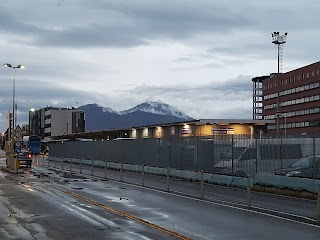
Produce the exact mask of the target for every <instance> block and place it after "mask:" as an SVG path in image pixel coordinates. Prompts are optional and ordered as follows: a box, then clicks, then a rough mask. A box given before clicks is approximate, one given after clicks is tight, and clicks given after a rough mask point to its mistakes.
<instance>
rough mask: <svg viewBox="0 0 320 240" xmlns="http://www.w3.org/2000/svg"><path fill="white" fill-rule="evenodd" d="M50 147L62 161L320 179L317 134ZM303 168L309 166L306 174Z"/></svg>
mask: <svg viewBox="0 0 320 240" xmlns="http://www.w3.org/2000/svg"><path fill="white" fill-rule="evenodd" d="M49 149H50V151H49V155H50V156H51V157H59V158H78V159H91V160H101V161H106V162H115V163H124V164H134V165H146V166H152V167H161V168H166V167H170V168H175V169H181V170H192V171H200V170H202V171H204V172H208V173H218V174H227V175H236V176H248V175H250V176H255V174H256V173H260V172H267V173H276V174H278V175H288V174H294V173H295V174H299V171H300V174H306V177H313V178H315V177H316V178H318V177H320V170H319V164H320V135H316V134H313V135H299V136H293V135H290V136H289V135H286V136H265V135H264V136H263V137H262V136H260V135H257V136H253V135H219V136H207V137H181V138H174V137H170V138H148V139H119V140H112V141H90V142H80V141H76V142H64V143H54V144H50V145H49ZM303 157H306V158H304V159H306V160H303V159H302V158H303ZM299 159H302V160H299ZM298 160H299V161H300V162H301V163H300V162H299V161H298ZM297 161H298V162H297ZM318 161H319V163H318ZM292 163H294V164H293V165H291V164H292ZM299 164H300V165H301V166H300V165H299ZM295 165H296V166H295ZM299 167H300V168H301V167H304V172H303V173H301V171H302V170H301V169H300V170H299ZM308 171H309V172H308Z"/></svg>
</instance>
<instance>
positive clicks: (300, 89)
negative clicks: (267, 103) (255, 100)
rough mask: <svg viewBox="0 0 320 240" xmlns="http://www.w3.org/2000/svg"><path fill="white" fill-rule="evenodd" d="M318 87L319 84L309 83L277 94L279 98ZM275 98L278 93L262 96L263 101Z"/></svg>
mask: <svg viewBox="0 0 320 240" xmlns="http://www.w3.org/2000/svg"><path fill="white" fill-rule="evenodd" d="M319 87H320V82H315V83H310V84H307V85H303V86H300V87H296V88H290V89H287V90H285V91H281V92H279V96H285V95H288V94H293V93H298V92H303V91H307V90H310V89H314V88H319ZM277 96H278V93H272V94H268V95H265V96H264V100H267V99H272V98H276V97H277Z"/></svg>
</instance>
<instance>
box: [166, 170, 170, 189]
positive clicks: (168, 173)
mask: <svg viewBox="0 0 320 240" xmlns="http://www.w3.org/2000/svg"><path fill="white" fill-rule="evenodd" d="M169 171H170V168H169V166H168V167H167V192H169V191H170V189H169V179H170V172H169Z"/></svg>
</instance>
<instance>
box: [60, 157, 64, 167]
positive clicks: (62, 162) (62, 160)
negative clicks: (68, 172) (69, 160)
mask: <svg viewBox="0 0 320 240" xmlns="http://www.w3.org/2000/svg"><path fill="white" fill-rule="evenodd" d="M61 160H62V165H61V169H62V170H63V163H64V158H61Z"/></svg>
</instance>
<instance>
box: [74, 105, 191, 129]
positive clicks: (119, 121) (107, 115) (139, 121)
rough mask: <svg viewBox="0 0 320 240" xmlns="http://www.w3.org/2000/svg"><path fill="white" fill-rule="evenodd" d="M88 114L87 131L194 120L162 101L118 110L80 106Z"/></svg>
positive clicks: (95, 106) (96, 106) (97, 106)
mask: <svg viewBox="0 0 320 240" xmlns="http://www.w3.org/2000/svg"><path fill="white" fill-rule="evenodd" d="M78 109H79V110H82V111H84V112H85V114H86V131H101V130H106V129H120V128H130V127H138V126H145V125H155V124H161V123H170V122H179V121H184V120H192V118H190V117H189V116H187V115H185V114H184V113H182V112H180V111H179V110H178V109H176V108H175V107H172V106H170V105H169V104H166V103H162V102H144V103H142V104H139V105H137V106H135V107H133V108H131V109H128V110H125V111H121V112H117V111H115V110H113V109H112V108H110V107H101V106H99V105H97V104H88V105H84V106H81V107H79V108H78Z"/></svg>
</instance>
